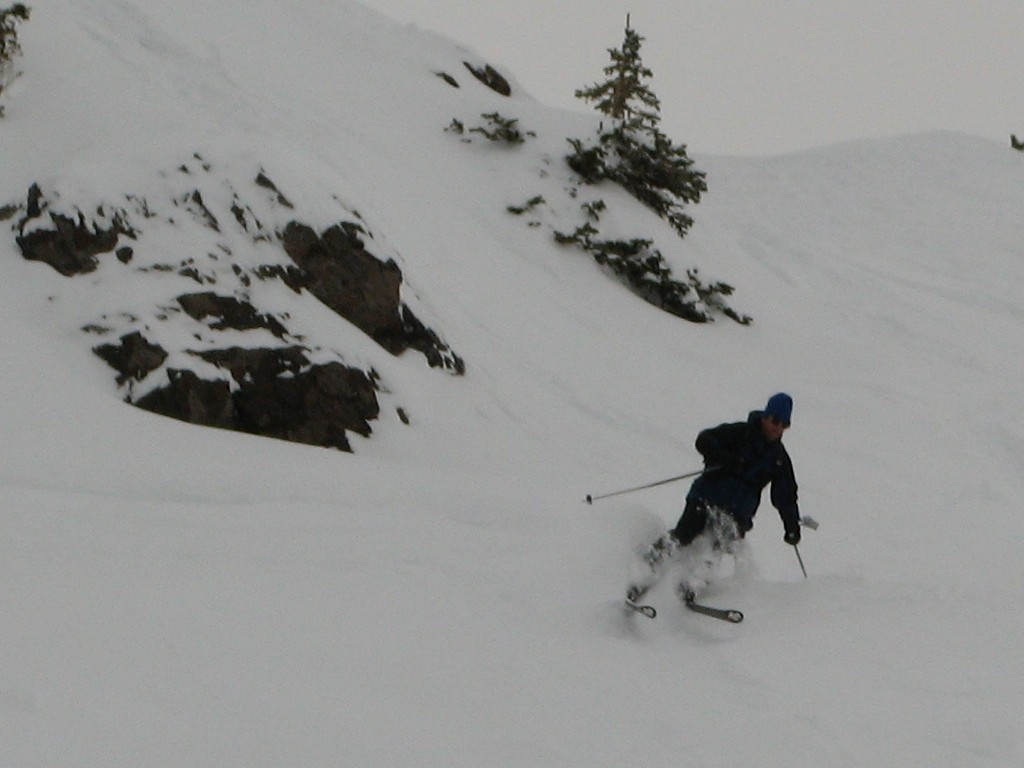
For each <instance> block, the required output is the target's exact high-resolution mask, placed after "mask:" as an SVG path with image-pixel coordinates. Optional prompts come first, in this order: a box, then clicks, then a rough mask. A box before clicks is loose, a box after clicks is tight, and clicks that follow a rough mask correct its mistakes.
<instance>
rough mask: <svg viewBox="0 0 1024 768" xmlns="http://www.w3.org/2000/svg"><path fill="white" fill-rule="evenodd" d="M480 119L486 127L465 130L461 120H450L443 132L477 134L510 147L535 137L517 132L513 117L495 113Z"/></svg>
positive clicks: (489, 113) (517, 128) (530, 132)
mask: <svg viewBox="0 0 1024 768" xmlns="http://www.w3.org/2000/svg"><path fill="white" fill-rule="evenodd" d="M480 117H482V118H484V119H485V120H486V121H487V126H476V127H474V128H469V129H467V128H466V125H465V123H463V122H462V121H461V120H458V119H456V118H452V121H451V123H449V125H448V127H447V128H445V130H446V131H448V132H449V133H455V134H458V135H460V136H461V135H462V134H465V133H479V134H480V135H481V136H483V137H484V138H486V139H487V140H488V141H494V142H498V143H503V144H512V145H516V144H522V143H524V142H525V141H526V139H527V137H533V136H536V135H537V134H536V133H534V132H533V131H525V132H524V131H521V130H519V127H518V123H519V120H517V119H516V118H514V117H503V116H502V115H500V114H499V113H497V112H487V113H484V114H482V115H480Z"/></svg>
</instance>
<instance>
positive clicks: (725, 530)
mask: <svg viewBox="0 0 1024 768" xmlns="http://www.w3.org/2000/svg"><path fill="white" fill-rule="evenodd" d="M709 528H710V529H713V530H712V531H711V532H712V533H713V534H714V539H715V541H716V542H719V543H720V544H725V543H727V541H729V540H732V541H735V540H736V539H742V538H743V536H744V535H745V534H746V531H745V530H744V529H743V527H742V526H740V525H739V524H738V523H737V522H736V521H735V519H734V518H733V517H732V515H730V514H729V513H728V512H723V511H722V510H719V509H717V508H715V509H712V508H711V507H709V506H708V504H707V503H706V502H705V501H704V500H703V499H699V498H695V499H687V500H686V507H684V508H683V514H682V516H681V517H680V518H679V522H678V523H676V527H675V528H673V529H672V530H671V531H670V533H671V535H672V538H673V539H675V540H676V541H677V542H679V544H680V545H681V546H684V547H685V546H687V545H688V544H690V543H691V542H692V541H693V540H694V539H695V538H697V537H698V536H700V535H701V534H702V533H704V531H705V530H708V529H709Z"/></svg>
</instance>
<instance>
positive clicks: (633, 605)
mask: <svg viewBox="0 0 1024 768" xmlns="http://www.w3.org/2000/svg"><path fill="white" fill-rule="evenodd" d="M626 607H627V608H629V609H631V610H634V611H636V612H637V613H639V614H642V615H644V616H646V617H647V618H648V619H653V618H654V617H655V616H657V615H658V612H657V611H656V610H655V609H654V606H653V605H641V604H640V603H637V602H635V601H633V600H630V599H629V598H628V597H627V598H626Z"/></svg>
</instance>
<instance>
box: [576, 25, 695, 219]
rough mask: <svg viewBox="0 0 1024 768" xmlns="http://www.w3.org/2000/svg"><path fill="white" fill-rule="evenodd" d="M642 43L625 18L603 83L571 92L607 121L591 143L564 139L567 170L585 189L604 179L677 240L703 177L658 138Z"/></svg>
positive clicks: (681, 149) (681, 152) (657, 108)
mask: <svg viewBox="0 0 1024 768" xmlns="http://www.w3.org/2000/svg"><path fill="white" fill-rule="evenodd" d="M643 39H644V38H642V37H641V36H640V35H639V34H638V33H637V32H636V30H634V29H632V28H631V27H630V25H629V17H628V16H627V17H626V30H625V39H624V40H623V43H622V47H621V48H609V49H608V53H609V55H610V56H611V63H610V64H609V65H608V66H607V67H605V68H604V73H605V75H606V76H607V79H606V80H604V81H603V82H600V83H595V84H594V85H592V86H590V87H589V88H581V89H580V90H578V91H576V97H577V98H579V99H582V100H584V101H589V102H594V103H595V108H596V109H597V111H598V112H600V113H601V114H603V115H606V116H607V117H608V118H609V126H608V127H607V128H605V126H604V123H602V125H601V129H600V132H599V133H598V135H597V140H596V143H590V144H587V143H584V142H583V141H581V140H579V139H570V143H571V144H572V147H573V153H572V154H571V155H569V156H568V158H567V161H568V163H569V166H570V167H571V168H572V169H573V170H574V171H576V173H578V174H579V175H580V177H581V178H582V179H583V180H584V181H585V182H587V183H590V184H593V183H596V182H598V181H601V180H602V179H609V180H611V181H615V182H617V183H619V184H621V185H622V186H623V187H624V188H625V189H626V190H628V191H629V192H630V193H631V194H632V195H633V196H634V197H636V198H637V199H638V200H640V201H641V202H643V203H644V204H646V205H648V206H649V207H651V208H652V209H653V210H654V211H655V212H657V213H658V215H659V216H661V217H663V218H664V219H666V220H667V221H668V222H669V223H670V224H671V225H672V227H673V228H674V229H675V230H676V232H677V233H678V234H679V236H680V237H684V236H685V235H686V232H687V230H688V229H689V228H690V226H691V225H692V224H693V219H692V218H691V217H690V216H689V215H687V213H686V212H685V210H684V206H685V204H686V203H698V202H700V196H701V193H703V192H706V191H707V184H706V183H705V181H704V173H703V172H701V171H698V170H696V169H695V168H693V161H692V160H691V159H690V158H689V156H688V155H687V153H686V145H685V144H678V145H676V144H673V142H672V140H671V139H669V138H668V137H667V136H666V135H665V134H664V133H662V132H661V129H660V124H661V103H660V102H659V100H658V97H657V96H656V95H655V94H654V92H653V91H652V90H651V89H650V87H649V86H648V85H647V81H648V80H649V79H650V78H652V77H653V76H654V74H653V72H651V70H650V69H649V68H648V67H647V66H645V65H644V63H643V60H642V58H641V56H640V48H641V45H642V43H643Z"/></svg>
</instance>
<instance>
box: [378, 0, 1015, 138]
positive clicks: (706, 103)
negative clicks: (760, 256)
mask: <svg viewBox="0 0 1024 768" xmlns="http://www.w3.org/2000/svg"><path fill="white" fill-rule="evenodd" d="M361 1H362V2H363V3H364V4H365V5H367V6H369V7H371V8H374V9H376V10H378V11H381V12H383V13H385V14H387V15H388V16H391V17H392V18H394V19H397V20H399V21H402V22H407V23H413V24H415V25H416V26H419V27H422V28H424V29H431V30H435V31H439V32H442V33H444V34H445V35H447V36H449V37H451V38H454V39H455V40H457V41H459V42H461V43H464V44H465V45H467V46H468V47H470V48H472V49H474V50H476V51H477V52H478V53H480V54H481V55H483V56H484V57H485V58H487V59H488V60H489V61H490V62H491V63H492V64H494V66H495V67H497V68H498V69H499V70H500V69H502V68H504V69H506V70H507V71H509V72H511V73H512V74H513V75H514V76H515V77H516V79H518V81H519V82H520V84H521V85H522V86H523V87H524V88H525V89H526V90H527V91H529V92H530V93H531V94H533V95H534V96H535V97H537V98H538V99H540V100H541V101H543V102H545V103H547V104H551V105H553V106H562V107H567V108H570V109H584V110H585V109H589V108H590V107H589V106H588V105H585V104H584V103H583V102H581V101H578V100H576V99H575V98H574V96H573V92H574V90H575V89H576V88H579V87H581V86H585V85H590V84H591V83H593V82H595V81H597V80H599V79H601V78H602V77H603V74H602V72H601V70H602V68H603V67H604V66H605V65H606V64H607V63H608V53H607V49H608V48H612V47H618V46H619V45H620V44H621V42H622V32H623V27H624V23H625V17H626V14H627V13H630V14H631V17H632V25H633V27H634V29H636V30H637V31H638V32H639V33H640V34H641V35H642V36H643V37H644V38H645V41H644V44H643V49H642V55H643V58H644V62H645V63H646V64H647V66H648V67H650V68H651V69H652V70H653V71H654V78H653V80H652V81H651V86H652V88H653V90H654V92H655V93H656V94H657V95H658V97H659V98H660V99H661V112H662V128H663V129H664V131H665V133H667V134H668V135H669V136H670V137H671V138H672V139H673V140H674V141H676V142H681V143H685V144H687V145H688V147H689V149H690V151H691V153H712V154H739V155H750V154H776V153H782V152H788V151H791V150H797V149H803V148H807V147H813V146H818V145H822V144H829V143H833V142H836V141H843V140H847V139H860V138H874V137H879V136H892V135H899V134H905V133H916V132H918V131H925V130H934V129H947V130H956V131H963V132H966V133H971V134H974V135H978V136H983V137H986V138H992V139H995V140H998V141H1005V142H1007V144H1009V135H1010V133H1017V134H1018V135H1024V0H973V2H972V1H964V2H952V1H950V0H889V1H885V2H883V1H882V0H742V1H741V0H629V1H628V2H627V1H624V0H500V1H497V2H487V0H476V2H465V0H361Z"/></svg>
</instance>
